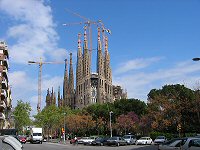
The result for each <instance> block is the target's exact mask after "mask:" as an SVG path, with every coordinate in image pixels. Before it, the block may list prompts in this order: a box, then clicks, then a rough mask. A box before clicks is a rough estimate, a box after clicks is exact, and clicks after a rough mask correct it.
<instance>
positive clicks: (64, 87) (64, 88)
mask: <svg viewBox="0 0 200 150" xmlns="http://www.w3.org/2000/svg"><path fill="white" fill-rule="evenodd" d="M68 83H69V79H68V69H67V59H65V72H64V83H63V105H64V106H67V104H68V102H67V98H68V90H69V87H68Z"/></svg>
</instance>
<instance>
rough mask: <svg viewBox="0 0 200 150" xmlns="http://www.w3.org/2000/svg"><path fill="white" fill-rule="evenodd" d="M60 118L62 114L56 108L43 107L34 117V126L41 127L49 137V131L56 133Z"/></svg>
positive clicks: (53, 106) (52, 106)
mask: <svg viewBox="0 0 200 150" xmlns="http://www.w3.org/2000/svg"><path fill="white" fill-rule="evenodd" d="M61 117H62V114H60V111H59V109H58V107H56V106H55V105H51V106H48V107H45V108H44V109H43V110H42V111H41V112H40V113H38V114H37V115H36V116H35V125H36V126H39V127H42V128H43V129H44V130H45V131H47V134H48V137H49V134H50V131H52V130H55V131H56V129H57V127H58V125H59V123H60V120H61Z"/></svg>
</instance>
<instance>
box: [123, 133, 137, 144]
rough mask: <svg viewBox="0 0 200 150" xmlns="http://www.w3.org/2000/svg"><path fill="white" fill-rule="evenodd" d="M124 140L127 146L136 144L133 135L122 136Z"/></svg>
mask: <svg viewBox="0 0 200 150" xmlns="http://www.w3.org/2000/svg"><path fill="white" fill-rule="evenodd" d="M123 138H124V140H126V142H127V144H130V145H131V144H135V142H136V140H137V139H136V137H135V135H131V134H128V135H124V136H123Z"/></svg>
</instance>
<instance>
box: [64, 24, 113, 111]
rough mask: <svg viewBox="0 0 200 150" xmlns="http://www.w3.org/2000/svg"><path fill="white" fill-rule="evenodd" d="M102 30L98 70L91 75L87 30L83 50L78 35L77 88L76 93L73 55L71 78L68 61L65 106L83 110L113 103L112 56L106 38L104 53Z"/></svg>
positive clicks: (65, 76) (65, 80)
mask: <svg viewBox="0 0 200 150" xmlns="http://www.w3.org/2000/svg"><path fill="white" fill-rule="evenodd" d="M100 33H101V32H100V28H99V29H98V41H97V62H96V65H97V68H96V73H91V51H90V50H89V48H88V40H87V34H86V29H85V31H84V43H83V49H82V47H81V37H80V34H79V35H78V52H77V64H76V87H75V91H74V74H73V67H72V54H70V66H69V77H68V70H67V61H66V63H65V75H64V86H63V101H64V105H65V106H66V105H67V106H70V107H71V108H74V109H79V108H83V107H85V106H88V105H90V104H93V103H105V102H113V89H112V72H111V67H110V55H109V52H108V38H107V37H105V39H104V40H105V41H104V44H105V45H104V52H103V49H102V42H101V35H100Z"/></svg>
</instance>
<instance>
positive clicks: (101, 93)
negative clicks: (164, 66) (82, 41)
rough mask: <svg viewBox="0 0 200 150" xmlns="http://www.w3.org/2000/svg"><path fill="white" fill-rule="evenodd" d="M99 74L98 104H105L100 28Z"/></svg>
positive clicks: (98, 47) (98, 49) (98, 46)
mask: <svg viewBox="0 0 200 150" xmlns="http://www.w3.org/2000/svg"><path fill="white" fill-rule="evenodd" d="M97 74H98V86H97V102H98V103H104V102H106V99H105V90H104V89H105V77H104V58H103V54H102V45H101V39H100V28H98V42H97Z"/></svg>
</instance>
